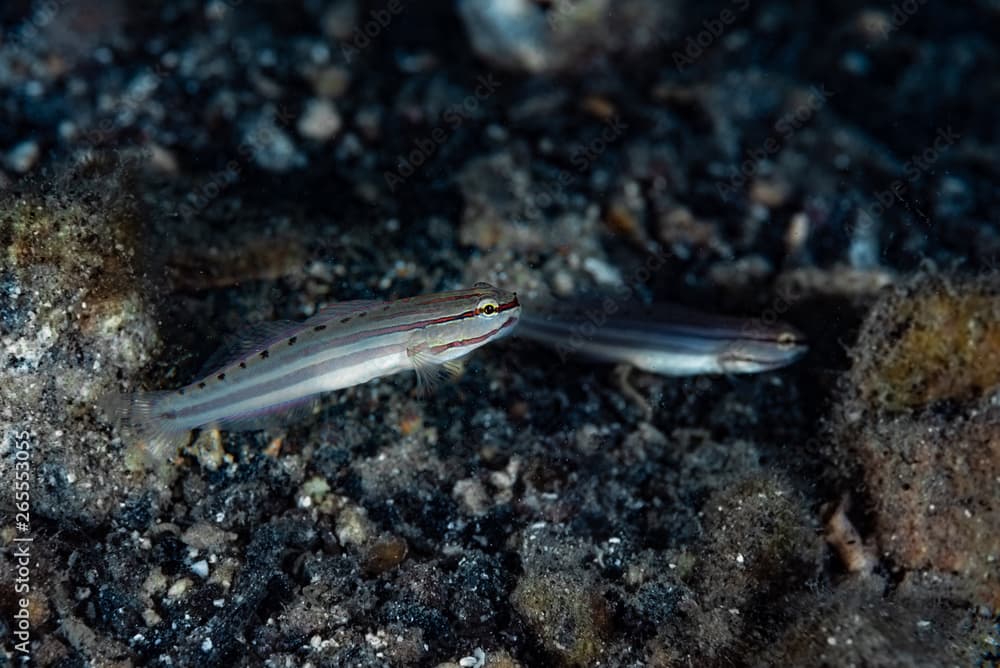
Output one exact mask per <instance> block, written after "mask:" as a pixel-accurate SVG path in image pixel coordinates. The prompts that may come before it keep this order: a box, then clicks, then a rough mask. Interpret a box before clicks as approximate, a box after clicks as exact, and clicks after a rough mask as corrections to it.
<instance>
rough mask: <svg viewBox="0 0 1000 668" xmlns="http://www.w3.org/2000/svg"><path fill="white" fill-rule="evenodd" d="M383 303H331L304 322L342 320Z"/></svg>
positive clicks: (356, 300)
mask: <svg viewBox="0 0 1000 668" xmlns="http://www.w3.org/2000/svg"><path fill="white" fill-rule="evenodd" d="M383 304H385V302H383V301H381V300H378V299H354V300H351V301H346V302H333V303H332V304H328V305H327V306H324V307H323V308H321V309H320V310H318V311H316V314H315V315H313V316H312V317H311V318H309V320H307V321H306V322H314V321H317V320H329V319H331V318H344V317H346V316H349V315H353V314H355V313H362V312H364V311H371V310H372V309H374V308H375V307H377V306H382V305H383Z"/></svg>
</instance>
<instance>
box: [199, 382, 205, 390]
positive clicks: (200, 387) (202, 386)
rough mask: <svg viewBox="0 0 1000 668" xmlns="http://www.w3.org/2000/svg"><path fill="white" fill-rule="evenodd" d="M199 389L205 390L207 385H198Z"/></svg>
mask: <svg viewBox="0 0 1000 668" xmlns="http://www.w3.org/2000/svg"><path fill="white" fill-rule="evenodd" d="M198 389H199V390H204V389H205V383H203V382H202V383H198Z"/></svg>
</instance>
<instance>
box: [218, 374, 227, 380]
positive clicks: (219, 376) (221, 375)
mask: <svg viewBox="0 0 1000 668" xmlns="http://www.w3.org/2000/svg"><path fill="white" fill-rule="evenodd" d="M216 378H218V379H219V380H225V379H226V374H224V373H220V374H219V375H218V376H216Z"/></svg>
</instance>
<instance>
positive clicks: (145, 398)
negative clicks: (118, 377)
mask: <svg viewBox="0 0 1000 668" xmlns="http://www.w3.org/2000/svg"><path fill="white" fill-rule="evenodd" d="M168 394H170V392H135V393H132V394H122V393H119V392H109V393H108V394H106V395H104V396H103V397H102V398H101V400H100V402H99V405H100V408H101V411H102V412H103V413H104V415H105V417H106V418H107V419H108V420H109V421H110V422H111V423H112V424H114V425H116V426H117V427H119V428H121V429H123V430H124V431H125V432H126V433H128V434H129V435H130V436H132V437H134V438H135V439H136V440H137V441H138V442H137V443H136V444H135V449H136V451H137V452H138V454H139V455H140V457H141V459H142V461H143V464H145V465H146V467H148V468H156V467H158V466H160V465H162V464H163V463H164V462H165V461H166V460H167V459H168V458H170V457H173V456H174V455H176V454H177V451H178V449H180V447H181V446H182V445H184V444H186V443H187V441H188V439H189V438H190V436H191V431H190V430H189V429H182V428H178V427H177V426H176V425H173V424H171V422H170V421H169V420H167V419H164V418H163V417H161V416H160V415H158V413H157V411H156V408H155V407H156V404H157V402H158V401H159V400H160V399H162V398H163V397H164V396H165V395H168Z"/></svg>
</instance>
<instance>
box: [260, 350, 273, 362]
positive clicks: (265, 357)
mask: <svg viewBox="0 0 1000 668" xmlns="http://www.w3.org/2000/svg"><path fill="white" fill-rule="evenodd" d="M270 354H271V353H269V352H267V351H266V350H262V351H260V358H261V359H262V360H266V359H267V358H268V356H269V355H270Z"/></svg>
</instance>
